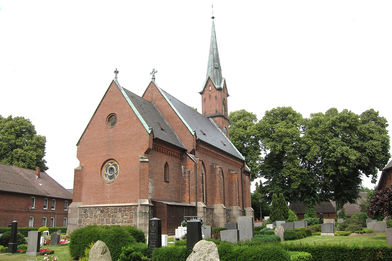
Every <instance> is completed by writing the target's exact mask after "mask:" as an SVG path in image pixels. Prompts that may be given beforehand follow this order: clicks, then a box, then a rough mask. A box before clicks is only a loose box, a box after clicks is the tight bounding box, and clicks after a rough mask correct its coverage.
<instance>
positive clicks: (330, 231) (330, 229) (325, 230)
mask: <svg viewBox="0 0 392 261" xmlns="http://www.w3.org/2000/svg"><path fill="white" fill-rule="evenodd" d="M334 230H335V224H334V223H325V224H321V235H322V236H334V235H335V234H334Z"/></svg>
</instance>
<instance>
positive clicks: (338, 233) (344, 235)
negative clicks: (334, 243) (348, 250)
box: [335, 231, 351, 237]
mask: <svg viewBox="0 0 392 261" xmlns="http://www.w3.org/2000/svg"><path fill="white" fill-rule="evenodd" d="M350 234H351V231H336V232H335V235H336V236H343V237H346V236H349V235H350Z"/></svg>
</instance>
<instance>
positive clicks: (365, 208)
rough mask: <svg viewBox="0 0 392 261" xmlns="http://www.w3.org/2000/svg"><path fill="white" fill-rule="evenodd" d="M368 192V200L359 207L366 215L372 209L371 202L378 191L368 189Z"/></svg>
mask: <svg viewBox="0 0 392 261" xmlns="http://www.w3.org/2000/svg"><path fill="white" fill-rule="evenodd" d="M366 192H367V193H368V194H367V197H366V200H365V201H364V202H362V203H361V204H360V205H359V207H360V208H361V212H365V213H367V212H368V209H369V207H370V202H371V201H372V199H373V198H374V194H375V193H376V191H375V190H374V189H366Z"/></svg>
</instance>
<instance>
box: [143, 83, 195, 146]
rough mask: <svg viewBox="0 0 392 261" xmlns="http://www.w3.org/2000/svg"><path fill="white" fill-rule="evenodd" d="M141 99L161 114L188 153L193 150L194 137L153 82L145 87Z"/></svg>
mask: <svg viewBox="0 0 392 261" xmlns="http://www.w3.org/2000/svg"><path fill="white" fill-rule="evenodd" d="M143 98H144V99H146V100H148V101H151V102H153V103H154V105H155V106H156V107H157V108H158V110H159V111H160V112H161V114H162V115H163V117H164V118H165V119H166V120H167V122H168V123H169V125H170V127H172V129H173V130H174V131H175V132H176V134H177V135H178V137H179V138H180V140H181V141H182V143H183V144H184V145H185V147H186V148H187V150H188V151H192V150H193V149H194V136H193V135H192V134H191V133H190V131H189V130H188V128H187V127H186V126H185V124H184V123H183V122H182V120H181V119H180V118H179V117H178V115H177V114H176V112H175V111H174V110H173V108H172V107H171V106H170V105H169V104H168V102H167V101H166V100H165V98H164V97H163V96H162V94H161V93H160V92H159V90H158V89H157V88H156V86H155V85H154V83H153V82H151V83H150V85H149V86H148V87H147V89H146V91H145V92H144V94H143Z"/></svg>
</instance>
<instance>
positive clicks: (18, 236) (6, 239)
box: [0, 231, 27, 247]
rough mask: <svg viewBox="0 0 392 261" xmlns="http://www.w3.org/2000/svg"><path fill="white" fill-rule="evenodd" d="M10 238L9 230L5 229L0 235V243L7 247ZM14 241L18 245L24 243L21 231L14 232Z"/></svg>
mask: <svg viewBox="0 0 392 261" xmlns="http://www.w3.org/2000/svg"><path fill="white" fill-rule="evenodd" d="M10 238H11V231H6V232H4V233H3V234H2V235H1V237H0V245H2V246H5V247H8V243H9V241H10ZM16 241H17V244H18V245H22V244H26V243H27V242H26V239H25V238H24V236H23V235H22V233H19V232H18V233H17V234H16Z"/></svg>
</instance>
